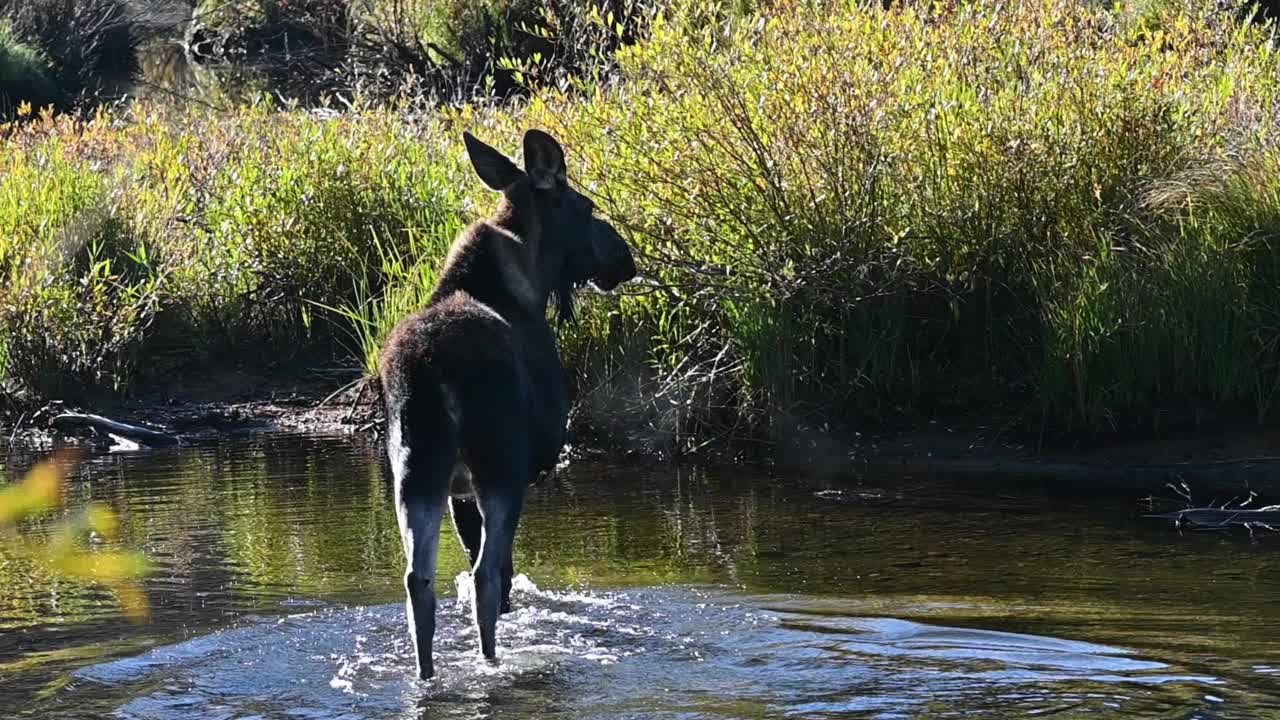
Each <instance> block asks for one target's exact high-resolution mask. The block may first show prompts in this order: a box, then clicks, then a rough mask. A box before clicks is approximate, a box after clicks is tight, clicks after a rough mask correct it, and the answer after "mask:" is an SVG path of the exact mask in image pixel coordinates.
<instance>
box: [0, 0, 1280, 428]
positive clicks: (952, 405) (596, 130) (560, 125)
mask: <svg viewBox="0 0 1280 720" xmlns="http://www.w3.org/2000/svg"><path fill="white" fill-rule="evenodd" d="M1189 1H1190V0H1189ZM593 22H594V21H593ZM647 22H651V23H652V26H651V36H650V38H649V39H648V40H646V41H644V42H641V43H639V44H637V45H635V46H634V47H630V48H626V49H623V50H621V51H620V52H619V54H618V55H617V62H618V70H619V73H620V75H619V77H618V78H617V79H616V80H614V81H609V82H599V83H584V84H582V85H578V86H570V85H569V84H567V83H558V82H540V83H535V84H534V85H535V87H536V88H537V89H536V90H535V91H534V94H533V96H532V97H531V98H530V100H529V101H528V102H524V103H519V104H512V105H508V106H502V107H499V106H478V107H474V106H463V107H462V108H461V109H458V110H442V111H435V112H432V113H429V114H420V113H416V112H411V111H409V110H407V109H406V108H402V107H397V108H382V109H372V108H367V107H363V106H357V107H354V108H351V109H348V110H344V111H342V112H333V111H328V110H326V111H323V112H316V113H309V112H302V111H299V110H297V109H292V108H287V107H286V108H280V107H274V106H270V105H256V106H251V107H242V108H238V109H237V110H235V111H234V112H230V113H199V112H191V111H184V112H181V113H170V112H166V111H164V110H163V109H160V108H156V107H152V106H140V107H138V108H136V109H135V111H134V113H133V114H132V116H130V117H128V118H124V119H121V118H112V117H109V116H100V117H99V118H97V119H95V120H93V121H91V122H88V123H85V124H83V125H75V124H70V123H65V122H64V123H61V124H58V123H53V125H55V126H56V127H53V128H52V129H50V128H44V129H42V128H41V124H40V123H36V124H33V127H28V128H23V129H20V130H18V131H16V132H15V133H13V135H12V137H10V138H9V139H8V140H7V141H6V144H7V145H8V147H9V148H11V149H16V150H21V152H16V153H12V154H11V155H10V159H9V160H8V161H7V162H9V163H10V167H11V168H12V172H10V173H8V174H7V175H6V177H5V178H4V180H0V188H12V189H11V190H10V194H9V195H7V196H6V195H4V194H3V193H2V191H0V230H4V229H5V228H6V226H5V225H4V224H3V223H4V222H8V223H10V225H9V227H19V228H24V229H23V230H22V232H25V233H27V235H28V236H29V237H36V238H40V241H39V242H36V243H34V244H29V245H17V244H11V249H10V251H9V252H10V257H16V256H17V255H15V253H18V251H16V250H13V249H12V248H27V247H31V248H34V249H31V250H22V251H21V252H20V253H18V254H19V255H21V256H22V257H24V258H26V259H24V260H23V261H22V262H26V263H31V262H33V260H32V259H31V258H32V257H34V258H37V259H43V260H41V262H44V263H46V264H47V265H48V266H50V267H56V268H59V270H58V271H57V272H53V273H50V274H46V275H42V276H40V277H43V278H45V279H44V280H41V281H40V283H37V285H39V287H41V288H46V290H43V291H42V293H41V296H43V297H48V298H54V299H53V300H50V301H49V303H50V304H49V307H51V308H52V307H57V308H60V310H59V312H61V313H62V315H58V314H57V313H54V312H53V310H49V311H46V314H45V316H44V317H48V318H49V319H48V320H42V321H41V322H46V323H48V324H50V325H51V326H52V327H54V331H52V332H51V333H49V336H50V337H51V338H54V339H58V342H59V343H60V345H59V348H68V347H79V346H81V345H84V346H87V345H88V344H89V343H88V341H82V340H75V339H74V338H75V337H76V335H75V333H76V332H80V331H81V330H80V329H79V326H76V327H74V328H73V327H68V326H67V322H68V321H67V320H66V319H65V318H66V317H71V316H73V315H76V314H77V313H85V312H92V313H93V314H94V315H95V316H99V315H100V316H102V317H124V319H125V322H124V323H123V324H122V323H106V324H105V325H104V327H105V326H110V327H113V328H118V327H125V329H126V332H125V334H124V335H123V336H121V337H124V336H127V337H130V338H133V340H130V341H129V342H128V343H126V344H125V345H120V346H118V347H116V349H114V350H112V352H113V353H116V354H117V355H121V356H124V357H126V358H127V357H130V356H131V355H130V354H131V353H137V352H147V353H152V354H154V353H156V352H157V351H158V349H160V348H167V347H172V346H173V345H174V344H175V343H183V342H185V343H188V344H190V345H195V346H198V347H199V348H203V349H204V352H206V353H208V355H209V357H210V358H214V357H225V356H226V354H227V353H234V354H235V356H237V357H241V356H243V355H244V354H247V353H258V354H271V355H277V356H278V355H280V354H281V352H280V351H281V349H294V348H298V347H301V346H303V345H304V343H303V342H302V341H304V340H307V339H308V338H311V339H315V338H316V337H317V332H316V329H315V328H316V327H317V326H316V325H315V317H316V316H315V313H316V312H317V310H319V309H321V308H327V309H329V311H332V312H328V311H321V312H322V313H323V314H325V315H327V316H328V317H330V318H332V319H336V320H337V321H338V322H339V324H340V327H341V328H342V329H343V330H346V331H348V332H350V333H351V334H352V336H353V337H354V339H355V348H353V350H354V352H355V354H356V355H358V356H360V357H361V358H362V362H363V364H364V365H365V366H366V367H367V368H368V369H370V370H372V369H373V367H372V363H373V362H374V360H375V358H376V353H377V348H378V345H379V344H380V341H381V338H382V337H383V336H384V334H385V332H386V331H387V330H388V329H389V328H390V326H391V324H393V323H394V322H395V320H397V319H398V318H399V317H401V316H402V315H403V314H405V313H406V312H408V310H409V309H411V308H414V307H417V306H418V305H420V304H421V303H422V302H423V300H424V298H425V297H427V294H428V293H429V292H430V287H431V284H432V283H433V282H434V274H433V273H434V268H435V267H436V264H437V263H438V261H439V258H440V256H441V255H442V254H443V252H444V249H445V247H446V246H447V240H448V238H449V237H450V236H451V235H452V234H453V232H455V231H456V229H457V227H458V226H459V225H460V224H461V223H462V222H464V221H466V220H468V219H471V218H473V217H475V216H476V215H478V214H480V212H482V211H483V210H484V209H487V208H488V206H489V205H491V204H492V202H493V199H492V196H491V195H489V194H487V191H484V190H483V189H482V188H480V186H479V183H477V182H476V181H475V180H474V178H472V177H471V173H470V170H469V168H468V167H467V165H466V162H465V160H464V158H463V154H462V149H461V147H460V143H459V142H458V139H459V135H460V129H461V128H463V127H466V128H471V129H474V130H476V131H477V132H480V133H481V134H483V135H485V136H486V137H488V138H489V139H491V140H492V141H494V142H496V143H498V144H499V146H500V147H501V146H504V143H508V142H509V143H511V144H510V148H511V149H514V145H515V143H514V141H513V140H512V139H513V138H516V137H518V136H519V132H520V131H521V130H523V129H524V128H525V127H530V126H538V127H546V128H548V129H550V130H551V131H552V132H553V133H555V134H557V135H558V136H559V137H561V138H562V139H563V140H564V141H565V143H566V145H567V147H568V151H569V159H570V162H571V163H572V167H571V173H572V174H573V175H574V176H575V180H576V181H577V182H578V183H579V184H580V185H582V186H583V187H584V188H586V189H587V190H588V191H589V192H591V193H592V194H594V195H595V196H596V199H597V203H598V205H599V206H600V207H601V208H602V211H603V212H604V213H605V214H606V215H608V216H609V217H610V218H611V219H612V220H613V221H614V222H615V223H616V224H617V225H618V226H619V227H620V228H622V229H623V230H624V232H625V234H627V235H628V236H629V237H630V239H631V240H632V242H633V243H634V245H635V248H636V251H637V259H638V262H639V265H640V267H641V269H642V272H643V273H644V275H645V277H644V278H643V281H642V282H641V283H638V284H637V285H636V286H635V287H633V288H632V289H630V290H629V291H628V294H627V295H625V296H624V297H623V298H621V299H620V300H619V299H608V300H601V301H598V302H592V303H589V304H588V308H587V312H584V313H583V314H582V316H581V322H580V323H579V324H578V325H576V326H572V327H566V328H563V329H562V340H563V343H564V347H565V355H566V358H567V360H568V361H569V362H570V364H571V366H572V368H573V372H574V373H575V377H576V378H577V381H578V384H579V388H580V389H581V390H582V391H583V393H582V395H581V398H580V399H581V400H582V405H581V407H583V408H584V409H585V410H587V411H589V412H594V413H598V417H605V416H607V417H608V418H611V419H612V420H614V421H616V422H617V423H619V424H620V425H619V426H620V427H622V428H628V427H630V428H643V430H644V432H643V433H642V434H643V435H644V437H645V439H646V442H648V441H654V442H665V441H668V440H670V438H671V437H672V436H677V437H680V438H686V437H688V438H693V439H694V440H695V441H700V440H699V439H700V438H706V437H709V436H717V435H719V436H723V435H725V434H734V435H741V434H751V435H755V434H758V433H763V432H777V431H786V430H788V429H789V428H793V427H795V426H797V425H812V424H817V423H821V422H824V421H839V420H845V421H850V422H856V421H866V420H870V421H875V422H881V423H883V422H889V421H894V420H896V419H898V418H903V417H905V418H908V419H909V418H912V417H918V416H921V415H935V414H945V413H951V412H961V411H970V410H973V409H981V408H987V409H990V408H991V407H992V406H996V407H997V408H998V409H1001V410H1012V411H1014V412H1016V413H1020V414H1022V415H1024V416H1026V417H1028V418H1033V419H1034V420H1035V422H1036V423H1040V422H1043V423H1046V424H1050V425H1052V426H1053V427H1055V428H1059V429H1061V428H1066V429H1071V428H1083V429H1097V428H1105V427H1108V426H1114V427H1125V428H1135V427H1150V426H1151V424H1153V423H1157V422H1164V421H1163V420H1161V419H1160V418H1162V417H1166V416H1168V415H1170V414H1173V415H1174V416H1175V417H1174V421H1178V418H1179V417H1185V418H1190V419H1198V418H1205V417H1211V416H1212V415H1213V414H1214V413H1233V414H1238V413H1240V412H1248V413H1252V414H1253V415H1254V416H1255V417H1257V418H1259V419H1262V420H1266V419H1269V418H1272V417H1274V410H1273V408H1274V405H1275V399H1276V388H1277V386H1278V385H1280V348H1278V346H1277V342H1276V340H1275V338H1276V337H1277V328H1278V327H1280V323H1278V322H1277V314H1278V313H1280V290H1277V288H1278V287H1280V283H1277V280H1280V261H1278V260H1277V254H1276V251H1275V245H1274V239H1275V238H1277V237H1280V235H1278V234H1277V233H1278V229H1280V181H1276V180H1275V179H1274V178H1276V177H1277V174H1276V172H1275V170H1276V169H1278V168H1280V148H1278V147H1277V145H1276V144H1275V141H1274V140H1273V138H1274V136H1275V133H1274V130H1275V125H1276V120H1277V117H1278V116H1277V115H1276V113H1275V108H1277V107H1280V102H1277V100H1278V99H1280V95H1278V93H1280V80H1277V78H1280V74H1277V70H1280V68H1278V67H1277V62H1278V61H1277V53H1276V51H1275V50H1273V49H1272V46H1271V43H1270V38H1269V36H1268V34H1267V32H1266V31H1265V29H1263V28H1260V27H1257V26H1254V25H1250V24H1247V23H1244V22H1242V21H1239V20H1238V19H1236V18H1234V17H1233V16H1232V15H1231V14H1229V13H1225V14H1224V13H1219V12H1216V11H1215V10H1214V8H1213V7H1211V5H1210V4H1208V3H1205V4H1203V5H1201V4H1174V3H1155V4H1148V5H1145V6H1143V7H1141V8H1130V7H1121V8H1119V9H1114V8H1110V7H1108V8H1102V7H1099V6H1098V5H1096V4H1091V3H1082V2H1076V1H1074V0H1025V1H1024V2H1021V3H1017V4H1014V5H1012V6H1007V5H999V4H996V3H995V2H994V0H993V1H992V2H986V1H985V0H980V1H978V2H971V3H965V4H957V5H954V6H951V5H929V6H923V5H909V6H903V7H895V8H892V9H890V10H887V11H886V10H881V9H879V8H877V7H868V6H865V5H863V4H861V3H837V2H815V3H778V4H776V5H774V6H771V7H768V8H766V9H764V10H761V11H756V12H748V13H747V14H746V15H745V16H742V15H739V14H738V12H737V11H736V10H735V9H733V8H729V7H727V6H726V5H725V4H723V3H705V4H697V3H681V4H677V5H673V6H670V7H667V8H666V9H665V10H664V12H662V13H659V14H657V15H654V16H652V20H650V21H647ZM603 23H604V27H608V19H607V17H606V18H603ZM615 31H616V29H615ZM446 52H447V50H446ZM513 67H514V66H513ZM524 67H525V70H521V72H524V71H526V70H527V71H528V72H534V70H535V69H534V68H531V67H529V66H524ZM513 72H514V69H513ZM544 79H545V78H544ZM11 178H12V179H11ZM24 183H25V185H24ZM20 187H36V188H47V189H46V190H41V191H40V192H42V193H44V195H42V196H41V198H40V199H27V198H26V197H25V196H22V197H20V196H19V193H18V192H17V190H16V189H17V188H20ZM6 218H7V219H8V220H6ZM15 218H17V219H16V220H15ZM81 218H105V219H106V220H105V221H103V222H98V223H95V224H89V225H86V224H85V223H87V222H88V221H87V220H84V219H81ZM73 227H75V228H79V227H90V228H91V230H76V231H75V232H72V231H71V230H69V228H73ZM68 234H71V235H75V236H77V237H80V236H84V237H88V238H96V239H95V240H94V241H93V242H89V241H87V240H86V241H85V242H84V243H83V244H82V245H79V246H77V247H83V248H86V249H85V250H84V251H83V252H82V254H81V255H79V256H76V257H78V258H79V259H75V260H73V259H68V258H65V257H64V256H63V255H62V254H60V251H58V250H57V248H58V247H59V245H58V243H57V242H56V241H55V240H54V239H56V238H59V237H64V236H67V235H68ZM0 237H3V236H2V235H0ZM0 243H3V241H2V240H0ZM92 248H99V249H98V250H92ZM140 248H145V249H146V253H145V256H143V255H140V254H139V253H140ZM24 253H25V254H24ZM28 256H30V257H28ZM0 257H4V256H3V255H0ZM140 257H143V258H145V261H140V260H139V259H138V258H140ZM48 258H54V259H57V262H51V261H49V260H48ZM59 258H61V259H59ZM91 258H94V259H97V260H98V261H99V262H100V261H101V259H103V258H110V259H111V263H112V264H111V267H110V272H109V273H107V274H106V275H105V276H104V277H109V278H116V279H113V280H110V281H108V280H106V279H102V278H99V277H98V276H95V275H94V274H93V273H92V272H91V269H92V268H93V267H94V265H93V264H91V263H90V262H89V261H90V259H91ZM7 262H10V266H9V267H10V268H13V267H17V266H16V265H13V264H12V263H13V262H14V261H13V260H9V261H7ZM6 272H8V271H6ZM86 278H87V282H88V284H89V286H96V287H102V288H104V290H103V292H104V293H105V294H104V295H103V297H105V298H108V300H105V301H103V303H104V304H103V306H102V307H103V309H102V310H97V309H93V310H91V311H86V310H82V309H81V308H83V307H89V305H87V303H90V301H89V300H88V299H86V296H85V295H84V293H85V292H87V291H86V290H83V287H84V286H83V284H82V283H83V282H85V281H86ZM95 278H97V279H95ZM24 282H26V283H27V284H28V285H31V284H32V281H24ZM150 282H154V283H155V284H154V290H153V289H151V288H153V286H152V285H148V284H147V283H150ZM124 288H140V289H138V290H136V293H137V294H135V295H130V294H129V292H133V291H126V290H125V289H124ZM55 289H56V292H54V290H55ZM58 293H62V294H61V295H59V294H58ZM154 298H159V299H158V300H155V299H154ZM148 303H150V304H148ZM157 303H158V307H159V308H160V309H159V310H158V311H157V312H158V317H157V320H156V323H155V324H154V325H153V326H150V329H147V328H148V326H147V324H146V321H145V317H149V315H148V313H150V312H151V311H152V310H154V308H156V307H157ZM137 307H140V308H144V309H147V308H150V309H148V310H146V312H143V311H137V313H136V314H134V315H130V314H129V313H131V312H134V311H133V310H130V308H137ZM17 317H18V316H17V315H16V314H11V315H10V316H8V317H7V318H0V320H3V322H4V325H3V327H4V330H3V331H0V335H7V336H8V342H9V343H10V351H9V358H10V359H9V363H10V367H11V372H13V373H15V374H18V375H20V376H23V377H27V376H30V375H34V374H38V372H37V370H36V366H37V365H41V363H44V364H43V367H44V368H45V370H46V371H48V372H54V371H58V372H63V371H71V374H72V375H73V376H82V375H84V372H83V371H82V370H76V368H78V367H89V366H91V365H94V364H95V363H96V364H97V366H99V367H110V366H111V363H114V362H116V360H114V359H111V360H108V359H106V358H98V359H96V360H93V362H90V363H82V364H80V365H77V364H76V363H74V362H69V361H68V360H66V358H68V357H73V356H75V354H76V353H75V352H70V351H66V350H65V349H60V350H59V351H58V352H53V353H48V352H46V355H53V356H55V360H53V361H49V362H45V361H41V362H39V363H38V362H34V361H31V360H27V359H26V358H28V357H38V355H32V354H31V352H30V351H29V350H27V349H26V348H27V347H29V346H31V345H32V344H33V343H34V340H33V339H32V336H33V335H34V333H32V332H30V331H26V330H22V329H21V327H22V326H21V324H20V323H19V321H18V320H17ZM90 325H91V323H85V326H90ZM10 326H13V327H10ZM14 328H17V330H15V329H14ZM128 328H135V329H134V330H128ZM89 332H90V334H92V333H94V332H97V333H99V334H100V333H101V332H103V331H101V330H95V331H89ZM116 332H118V331H116ZM320 335H323V333H321V334H320ZM95 337H97V336H95ZM112 337H116V335H113V336H112ZM139 337H141V339H139ZM339 337H340V338H342V336H339ZM24 338H25V339H24ZM320 339H326V338H324V337H321V338H320ZM64 340H65V341H64ZM126 346H127V348H131V349H126ZM138 348H141V350H139V349H138ZM214 350H217V351H218V352H217V353H214V352H213V351H214ZM57 358H62V359H60V360H59V359H57ZM123 364H124V365H128V363H127V362H125V363H123ZM108 374H118V373H116V372H115V371H112V372H111V373H108ZM1026 425H1030V423H1024V426H1026Z"/></svg>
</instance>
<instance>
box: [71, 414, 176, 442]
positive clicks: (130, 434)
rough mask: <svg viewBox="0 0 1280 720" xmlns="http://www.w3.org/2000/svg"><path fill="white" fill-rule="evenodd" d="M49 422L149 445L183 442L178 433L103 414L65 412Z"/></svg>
mask: <svg viewBox="0 0 1280 720" xmlns="http://www.w3.org/2000/svg"><path fill="white" fill-rule="evenodd" d="M49 422H50V424H52V425H53V426H54V427H56V428H58V429H59V430H65V429H67V428H77V427H89V428H93V429H94V430H97V431H98V432H101V433H105V434H107V435H110V436H111V437H113V438H117V439H120V438H123V439H125V440H129V441H132V442H134V443H137V444H139V445H146V446H148V447H174V446H176V445H181V444H182V440H181V438H179V437H178V436H177V435H171V434H169V433H166V432H161V431H159V430H152V429H151V428H144V427H140V426H138V425H129V424H128V423H122V422H118V421H116V420H112V419H110V418H104V417H102V416H101V415H89V414H82V413H63V414H61V415H58V416H56V417H54V418H53V419H52V420H50V421H49Z"/></svg>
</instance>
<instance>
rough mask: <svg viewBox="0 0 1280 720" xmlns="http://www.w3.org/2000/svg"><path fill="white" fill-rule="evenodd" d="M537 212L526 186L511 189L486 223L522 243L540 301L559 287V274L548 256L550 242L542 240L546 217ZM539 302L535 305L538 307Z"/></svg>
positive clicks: (556, 260)
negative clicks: (527, 256)
mask: <svg viewBox="0 0 1280 720" xmlns="http://www.w3.org/2000/svg"><path fill="white" fill-rule="evenodd" d="M543 215H544V213H542V212H540V211H539V208H538V205H537V199H536V198H534V197H533V193H532V191H531V190H530V189H529V188H513V189H512V190H508V194H507V195H506V196H504V197H503V198H502V201H501V202H500V203H499V204H498V208H497V209H496V210H495V211H494V213H493V215H492V216H491V217H490V218H489V223H490V224H491V225H494V226H496V227H499V228H502V229H503V230H506V231H507V232H509V233H511V234H512V235H514V236H515V237H517V238H520V240H521V241H522V242H523V244H524V247H525V249H526V250H527V252H529V260H530V261H531V265H530V269H531V270H532V277H530V278H529V279H530V280H531V281H532V282H533V284H534V290H535V291H536V292H537V294H538V298H539V299H540V301H542V302H545V301H546V298H547V296H548V295H550V294H551V293H552V292H553V291H557V290H559V289H560V286H561V278H560V275H561V273H562V268H561V265H562V264H563V263H561V262H560V261H559V258H556V257H552V252H551V251H552V249H553V248H552V247H551V246H550V245H551V243H547V242H544V240H545V239H546V233H544V231H543V230H544V227H545V225H546V220H545V218H544V217H542V216H543ZM541 307H542V304H541V303H540V304H539V308H541Z"/></svg>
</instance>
